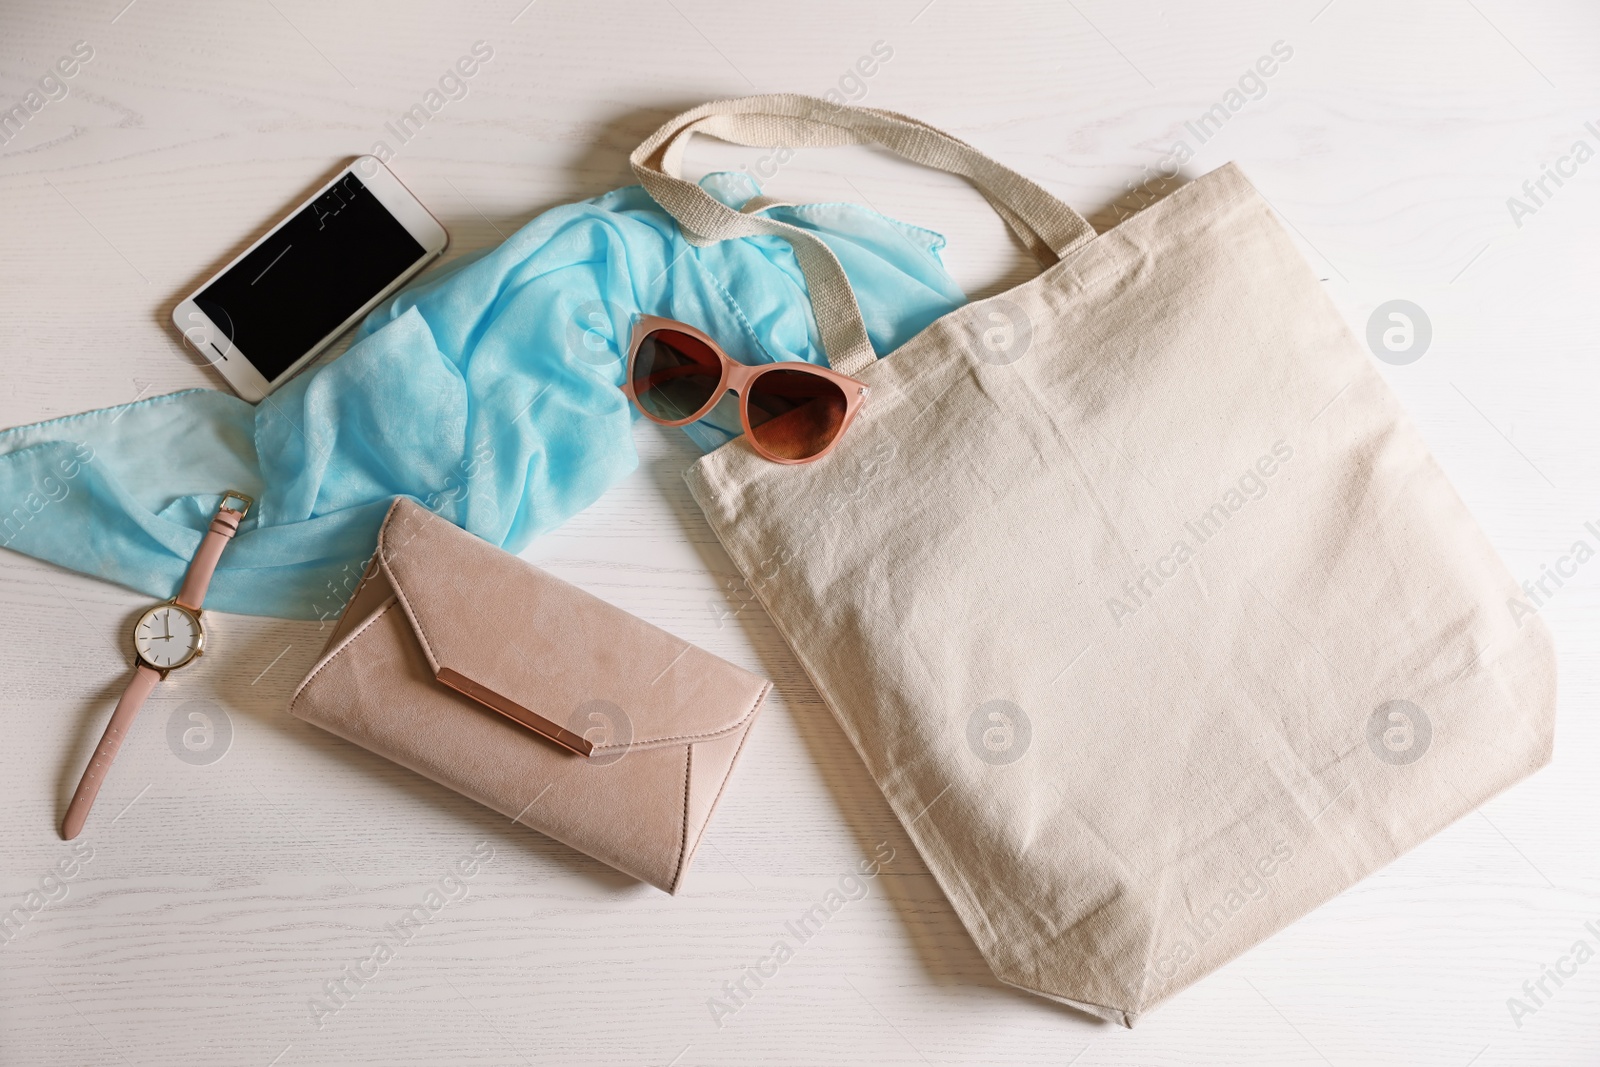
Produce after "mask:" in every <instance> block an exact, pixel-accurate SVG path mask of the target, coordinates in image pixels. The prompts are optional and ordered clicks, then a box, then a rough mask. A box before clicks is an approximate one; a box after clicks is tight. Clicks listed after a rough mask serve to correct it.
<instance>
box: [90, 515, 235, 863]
mask: <svg viewBox="0 0 1600 1067" xmlns="http://www.w3.org/2000/svg"><path fill="white" fill-rule="evenodd" d="M254 503H255V501H254V500H253V499H251V498H250V497H248V496H245V495H244V494H243V493H236V492H234V491H233V490H231V489H230V490H229V491H228V492H227V493H225V494H223V497H222V503H221V505H220V506H218V508H217V514H216V516H215V517H214V518H213V519H212V520H211V530H210V532H208V533H207V534H206V535H205V537H204V539H202V540H201V542H200V550H199V551H198V552H196V553H195V555H194V560H193V561H192V562H191V563H190V564H189V572H188V574H186V575H185V576H184V579H183V587H182V588H180V589H179V590H178V595H177V596H175V597H173V598H172V599H171V600H168V601H166V602H165V603H162V604H157V605H156V606H155V607H153V608H151V609H150V610H149V611H146V612H145V613H144V614H143V615H140V616H139V620H138V621H137V622H135V623H134V624H133V658H134V660H135V663H136V666H135V668H134V672H133V681H131V682H129V683H128V688H127V689H125V690H123V693H122V699H121V700H118V701H117V710H115V711H113V712H112V713H111V721H110V722H109V723H108V724H106V732H105V736H104V737H102V738H100V744H99V747H97V748H96V749H95V750H94V756H93V758H91V759H90V760H89V766H88V767H86V768H85V769H84V772H83V780H82V781H81V782H79V783H78V791H77V792H76V793H74V794H72V803H71V804H69V805H67V817H66V819H65V820H64V821H63V822H62V824H61V836H62V838H63V839H65V840H67V841H71V840H72V839H73V838H75V837H77V836H78V834H80V833H81V832H82V831H83V824H84V823H85V822H86V821H88V818H89V809H90V808H92V807H94V798H95V797H96V796H98V795H99V793H100V786H101V785H102V784H103V783H104V782H105V778H106V772H107V771H109V770H110V769H111V761H112V760H114V759H116V758H117V752H118V751H119V750H121V748H122V742H123V740H124V739H125V738H126V737H127V736H128V729H129V727H131V726H132V725H133V720H134V718H135V716H137V715H138V714H139V709H140V708H141V707H143V706H144V702H145V699H146V698H147V697H149V696H150V694H151V692H152V691H154V689H155V687H156V683H157V682H159V681H161V680H162V679H163V678H165V677H166V676H167V674H168V673H169V672H171V671H175V670H177V669H178V668H179V667H184V666H187V665H188V664H190V663H193V662H194V659H195V657H196V656H199V655H200V654H201V653H203V652H204V651H205V644H206V631H205V627H204V626H203V625H201V622H200V607H201V605H202V604H204V603H205V599H206V588H207V587H208V586H209V585H210V584H211V575H212V574H213V573H215V571H216V569H217V560H219V559H220V558H222V550H223V549H224V548H225V547H227V544H228V542H229V541H231V540H233V535H234V534H236V533H238V532H239V524H240V523H241V522H243V521H244V517H245V514H246V513H247V512H248V511H249V510H250V505H252V504H254Z"/></svg>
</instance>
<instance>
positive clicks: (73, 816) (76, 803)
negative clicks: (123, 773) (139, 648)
mask: <svg viewBox="0 0 1600 1067" xmlns="http://www.w3.org/2000/svg"><path fill="white" fill-rule="evenodd" d="M159 681H161V672H160V671H158V670H156V669H155V668H154V667H151V666H147V665H146V664H143V663H141V664H139V669H138V670H136V671H134V672H133V681H132V682H130V683H128V688H127V689H125V690H123V691H122V699H121V700H119V701H117V710H116V711H113V712H112V713H111V721H110V722H109V723H107V724H106V732H105V736H103V737H101V738H100V744H99V745H98V746H97V747H96V748H95V750H94V756H93V758H91V759H90V760H89V766H88V767H87V768H86V769H85V770H84V772H83V780H82V781H81V782H79V783H78V791H77V792H76V793H74V794H72V803H71V804H69V805H67V817H66V819H65V820H64V821H63V822H62V824H61V836H62V837H63V838H65V839H66V840H68V841H71V840H72V839H73V838H75V837H77V836H78V834H80V833H81V832H83V824H84V822H85V821H87V820H88V818H89V809H90V808H92V807H94V798H95V797H97V796H99V795H100V786H101V785H102V784H103V783H104V782H105V780H106V772H107V771H109V770H110V769H111V761H112V760H114V759H116V758H117V753H118V752H119V751H120V750H121V748H122V741H123V739H124V738H126V737H127V736H128V728H129V727H131V726H132V725H133V720H134V718H135V717H137V716H138V714H139V709H140V708H141V707H143V706H144V702H145V699H146V698H147V697H149V695H150V694H151V692H153V691H154V690H155V687H156V683H157V682H159Z"/></svg>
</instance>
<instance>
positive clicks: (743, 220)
mask: <svg viewBox="0 0 1600 1067" xmlns="http://www.w3.org/2000/svg"><path fill="white" fill-rule="evenodd" d="M696 133H706V134H710V135H712V136H714V137H717V138H720V139H721V140H724V141H729V142H732V143H733V144H741V145H748V146H751V147H759V148H779V147H789V148H795V147H803V148H813V147H829V146H833V145H845V144H866V143H874V144H878V145H881V146H883V147H884V148H887V149H889V150H890V151H892V152H895V153H897V154H899V155H901V156H904V157H905V158H906V159H909V160H911V161H913V162H915V163H921V164H923V165H925V166H929V167H933V168H935V169H936V170H943V171H949V172H950V173H952V174H959V175H960V176H962V177H963V178H966V179H967V180H968V181H970V182H971V183H972V184H973V185H974V186H975V187H976V188H977V190H978V191H979V192H980V193H982V194H983V196H984V199H986V200H988V201H989V203H990V204H991V205H992V206H993V207H994V209H995V211H996V212H998V213H999V215H1000V217H1001V218H1002V219H1004V220H1005V222H1006V224H1007V225H1008V226H1010V227H1011V229H1012V231H1013V232H1015V233H1016V235H1017V236H1018V237H1019V238H1021V240H1022V243H1023V244H1024V245H1026V246H1027V248H1028V251H1030V252H1031V253H1033V255H1034V257H1035V258H1036V259H1038V260H1039V261H1040V262H1041V263H1043V264H1045V265H1049V264H1053V263H1055V262H1056V261H1057V260H1058V259H1060V258H1061V257H1063V256H1065V255H1066V254H1067V253H1068V252H1070V251H1072V250H1073V249H1075V248H1077V247H1079V246H1080V245H1082V244H1084V243H1085V242H1087V241H1089V240H1092V239H1093V238H1094V229H1093V227H1091V226H1090V225H1089V223H1088V221H1087V220H1085V219H1084V217H1083V216H1082V215H1079V214H1078V213H1077V212H1076V211H1073V210H1072V209H1071V208H1070V207H1068V206H1067V205H1066V204H1064V203H1062V202H1061V201H1060V200H1058V199H1057V198H1056V197H1054V196H1051V195H1050V194H1049V193H1048V192H1046V191H1045V190H1044V189H1043V188H1042V187H1041V186H1039V185H1037V184H1036V183H1034V182H1031V181H1029V180H1028V179H1027V178H1024V177H1023V176H1022V175H1020V174H1018V173H1017V172H1016V171H1014V170H1012V169H1011V168H1009V167H1005V166H1002V165H1000V164H999V163H996V162H995V161H994V160H992V159H990V158H989V157H988V156H986V155H984V154H983V153H982V152H980V151H978V150H977V149H976V148H973V147H972V146H971V145H969V144H967V143H966V142H964V141H961V140H958V139H956V138H954V137H952V136H950V135H949V134H947V133H945V132H943V131H942V130H937V129H935V128H934V127H932V126H929V125H928V124H926V123H924V122H919V121H917V120H916V119H913V118H908V117H906V116H905V115H899V114H896V113H894V112H892V111H883V110H879V109H878V108H864V107H849V106H843V105H838V104H832V103H829V102H828V101H826V100H823V99H820V98H819V97H815V96H803V95H801V94H799V93H774V94H771V95H766V96H746V97H739V98H736V99H732V100H717V101H713V102H712V103H709V104H702V105H701V106H700V107H697V108H694V109H692V110H690V111H685V112H684V113H683V114H681V115H679V116H678V117H677V118H675V119H672V120H671V121H669V122H667V123H666V124H665V125H663V126H662V127H661V128H660V129H658V130H657V131H656V132H655V133H653V134H651V135H650V138H649V139H648V140H646V141H645V142H644V143H643V144H641V145H640V146H639V147H638V148H637V149H635V150H634V153H633V155H631V156H629V157H628V162H629V163H630V164H632V166H633V172H634V173H635V174H636V175H638V177H639V181H640V182H641V183H642V184H643V185H644V187H645V190H646V191H647V192H649V194H650V196H651V197H652V198H654V200H655V201H656V203H658V204H660V205H661V206H662V208H663V209H665V210H666V212H667V213H668V214H670V215H671V216H672V217H673V218H674V219H676V220H677V221H678V225H679V226H680V227H682V229H683V231H684V234H685V236H686V237H687V238H688V240H689V241H690V243H692V244H696V245H706V244H714V243H716V242H718V241H725V240H728V239H729V238H732V237H756V236H761V235H768V234H770V235H773V236H777V237H782V238H783V239H785V240H786V241H788V242H789V244H790V246H791V247H792V248H793V249H794V252H795V258H796V259H797V260H798V261H799V263H800V269H801V271H802V272H803V273H804V274H805V277H806V285H807V287H808V289H809V290H810V293H811V306H812V310H813V311H814V313H815V314H816V319H817V331H818V333H819V334H820V335H821V339H822V348H823V351H825V352H826V353H827V354H828V362H829V363H830V364H831V365H832V366H833V368H834V369H835V370H837V371H839V372H840V373H842V374H857V373H859V372H860V371H861V370H862V369H863V368H865V367H867V366H869V365H871V363H872V361H873V360H874V359H876V358H877V356H876V354H875V353H874V352H873V350H872V343H871V342H870V341H869V340H868V339H867V327H866V323H864V322H863V321H862V319H861V309H860V307H859V306H857V304H856V298H855V294H854V293H852V292H851V291H850V283H849V281H847V280H846V278H845V273H844V268H843V267H842V266H840V264H839V260H838V257H836V256H835V255H834V254H833V251H832V250H831V249H830V248H828V246H827V245H826V244H824V243H823V241H822V240H821V238H819V237H817V236H816V235H815V234H813V233H811V232H810V231H809V230H805V229H802V228H801V227H799V226H793V225H790V224H789V223H786V222H779V221H777V220H776V219H771V218H767V217H766V216H765V215H760V214H756V213H753V212H742V211H738V210H736V209H734V208H731V207H729V206H727V205H726V204H724V203H722V202H721V201H720V200H718V199H716V198H715V197H713V196H712V195H711V194H710V193H708V192H706V191H705V190H704V189H702V188H700V186H699V185H697V184H695V183H694V182H691V181H689V180H687V179H685V178H684V177H683V176H682V173H681V171H682V164H683V153H684V150H685V149H686V148H687V147H688V144H689V140H690V138H692V137H693V136H694V135H695V134H696Z"/></svg>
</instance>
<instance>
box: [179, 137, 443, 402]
mask: <svg viewBox="0 0 1600 1067" xmlns="http://www.w3.org/2000/svg"><path fill="white" fill-rule="evenodd" d="M448 240H449V238H448V237H447V236H446V234H445V232H444V227H443V226H440V225H439V222H438V220H437V219H435V218H434V217H433V216H432V215H431V214H429V213H428V209H427V208H425V207H423V206H422V204H421V203H419V202H418V200H417V198H416V197H414V196H412V195H411V192H410V190H408V189H407V188H406V187H405V186H403V185H401V184H400V180H399V179H398V178H396V177H395V176H394V175H393V174H391V173H390V172H389V168H387V167H385V166H384V165H383V164H382V163H381V162H380V161H379V160H378V159H377V157H375V156H362V157H360V158H359V159H357V160H356V161H355V162H354V163H352V164H351V165H350V166H348V167H346V168H345V169H344V170H343V171H341V172H340V173H339V174H338V175H337V176H336V177H335V178H334V179H333V180H332V181H330V182H329V183H328V184H327V185H324V186H323V187H322V188H321V189H318V190H317V192H316V193H315V194H314V195H313V196H312V197H311V198H310V199H309V200H307V201H306V202H305V203H304V204H302V205H300V207H298V208H296V209H295V210H294V211H293V212H292V213H291V214H290V215H289V216H288V217H287V218H285V219H284V220H283V221H282V222H280V223H278V224H277V225H276V226H274V227H273V228H272V231H271V232H270V233H268V234H267V235H266V236H265V237H263V238H261V240H259V241H257V242H256V243H255V244H253V245H251V246H250V247H249V248H247V249H245V250H244V252H242V253H241V254H240V255H239V256H238V257H237V258H235V259H234V261H233V262H232V263H229V264H228V265H227V266H226V267H224V268H223V269H222V271H221V272H220V273H219V274H217V275H216V277H214V278H212V279H211V280H210V281H208V282H206V283H205V284H204V285H202V286H201V287H200V288H199V289H198V290H196V291H195V292H194V294H193V295H191V296H190V297H189V298H188V299H186V300H184V301H183V302H182V303H180V304H179V305H178V306H177V307H176V308H174V309H173V312H172V322H173V324H174V325H175V326H177V328H178V332H179V333H181V334H182V335H183V339H184V342H185V343H186V344H188V345H190V346H192V347H193V348H194V349H195V351H196V352H198V353H199V354H200V355H201V356H202V357H204V358H205V360H206V361H207V362H208V363H210V364H211V365H213V366H215V367H216V368H217V370H219V371H221V372H222V376H223V377H224V378H226V379H227V380H228V384H229V385H231V386H232V387H233V389H234V392H236V393H238V394H239V395H240V396H242V397H244V399H246V400H248V401H250V402H252V403H254V402H256V401H258V400H261V399H262V398H263V397H265V396H266V395H267V394H268V393H270V392H272V391H273V390H274V389H276V388H278V386H280V385H282V384H283V383H284V382H286V381H288V380H289V379H290V378H292V377H293V376H294V374H295V372H296V371H298V370H300V368H302V367H304V366H305V365H306V364H308V363H310V362H311V361H312V360H313V359H315V358H316V355H317V353H318V352H320V351H322V350H323V349H324V348H326V347H327V346H328V345H329V344H330V343H331V342H332V341H333V340H334V339H335V338H336V337H338V336H339V335H340V334H342V333H343V332H344V331H345V330H347V329H349V328H350V327H351V326H353V325H355V323H356V322H357V321H358V320H359V319H360V318H361V317H362V316H363V315H365V314H366V313H367V312H369V311H371V310H372V309H373V308H374V307H375V306H377V304H378V303H379V302H380V301H382V300H383V299H384V298H385V297H387V296H389V295H390V294H391V293H393V292H394V291H395V290H396V289H398V288H399V287H400V286H401V285H402V284H404V283H405V281H406V279H408V278H410V277H411V276H412V275H414V274H416V273H417V271H419V270H421V269H422V268H423V267H424V266H426V265H427V264H428V263H429V262H430V261H431V260H432V259H433V258H434V257H435V256H437V255H438V254H439V253H440V252H443V251H444V247H445V244H446V243H447V242H448Z"/></svg>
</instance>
